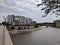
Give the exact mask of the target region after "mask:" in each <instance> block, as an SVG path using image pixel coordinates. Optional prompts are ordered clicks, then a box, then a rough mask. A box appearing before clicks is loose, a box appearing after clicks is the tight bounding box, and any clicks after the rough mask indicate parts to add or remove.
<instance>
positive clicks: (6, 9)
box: [0, 0, 60, 23]
mask: <svg viewBox="0 0 60 45" xmlns="http://www.w3.org/2000/svg"><path fill="white" fill-rule="evenodd" d="M38 1H39V2H38ZM37 3H41V0H0V22H2V21H3V20H2V16H7V15H8V14H15V15H19V16H25V17H30V18H32V19H33V20H34V21H37V22H40V23H42V22H53V20H55V19H59V18H60V17H58V18H56V16H55V14H54V15H51V14H49V15H48V16H47V17H45V18H42V17H41V16H42V15H44V11H42V10H41V8H42V7H43V6H40V7H37Z"/></svg>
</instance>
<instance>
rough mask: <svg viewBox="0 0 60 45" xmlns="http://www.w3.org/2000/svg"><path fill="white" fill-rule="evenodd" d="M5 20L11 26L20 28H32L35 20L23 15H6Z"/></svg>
mask: <svg viewBox="0 0 60 45" xmlns="http://www.w3.org/2000/svg"><path fill="white" fill-rule="evenodd" d="M7 22H8V23H9V24H11V25H12V26H16V27H20V28H28V27H29V28H33V27H34V25H35V22H34V21H33V20H32V19H31V18H27V17H24V16H14V15H8V16H7Z"/></svg>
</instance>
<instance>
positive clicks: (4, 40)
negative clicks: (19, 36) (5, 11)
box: [0, 25, 13, 45]
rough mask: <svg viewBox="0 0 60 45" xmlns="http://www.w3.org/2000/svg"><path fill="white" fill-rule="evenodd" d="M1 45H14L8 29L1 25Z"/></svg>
mask: <svg viewBox="0 0 60 45" xmlns="http://www.w3.org/2000/svg"><path fill="white" fill-rule="evenodd" d="M0 45H13V43H12V40H11V38H10V35H9V32H8V31H7V29H6V27H5V26H3V25H0Z"/></svg>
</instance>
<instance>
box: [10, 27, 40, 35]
mask: <svg viewBox="0 0 60 45" xmlns="http://www.w3.org/2000/svg"><path fill="white" fill-rule="evenodd" d="M40 29H41V27H39V28H34V29H25V30H12V31H9V34H10V35H13V34H17V33H20V34H24V33H31V32H34V31H37V30H40Z"/></svg>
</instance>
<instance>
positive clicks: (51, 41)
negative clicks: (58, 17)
mask: <svg viewBox="0 0 60 45" xmlns="http://www.w3.org/2000/svg"><path fill="white" fill-rule="evenodd" d="M11 39H12V41H13V43H14V45H55V44H56V42H57V43H59V42H60V29H56V28H51V27H49V28H43V29H42V30H39V31H35V32H32V33H28V34H16V35H11Z"/></svg>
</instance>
